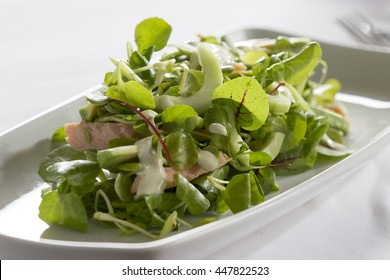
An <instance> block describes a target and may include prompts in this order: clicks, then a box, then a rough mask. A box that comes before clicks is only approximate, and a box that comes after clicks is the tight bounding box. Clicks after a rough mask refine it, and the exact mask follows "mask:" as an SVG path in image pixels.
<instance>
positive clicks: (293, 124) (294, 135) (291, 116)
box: [280, 110, 307, 153]
mask: <svg viewBox="0 0 390 280" xmlns="http://www.w3.org/2000/svg"><path fill="white" fill-rule="evenodd" d="M286 116H287V119H286V123H287V126H288V128H289V129H286V130H285V138H284V141H283V145H282V148H281V149H280V152H281V153H283V152H285V151H288V150H292V149H294V148H295V147H297V146H298V145H299V144H300V142H301V141H303V140H304V137H305V134H306V129H307V122H306V117H305V115H304V114H302V113H301V112H300V111H297V110H291V111H290V112H289V113H287V115H286Z"/></svg>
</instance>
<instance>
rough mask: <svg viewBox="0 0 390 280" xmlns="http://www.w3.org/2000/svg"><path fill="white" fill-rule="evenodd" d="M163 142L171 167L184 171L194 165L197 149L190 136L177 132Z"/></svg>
mask: <svg viewBox="0 0 390 280" xmlns="http://www.w3.org/2000/svg"><path fill="white" fill-rule="evenodd" d="M164 141H165V145H166V147H167V149H168V151H169V154H170V155H171V158H172V167H174V168H176V169H179V170H185V169H188V168H190V167H191V166H193V165H194V164H195V163H196V161H197V159H198V147H197V146H196V143H195V140H194V138H193V137H192V135H191V134H189V133H187V132H185V131H184V130H182V129H181V130H177V131H175V132H172V133H171V134H169V135H168V136H167V137H165V139H164Z"/></svg>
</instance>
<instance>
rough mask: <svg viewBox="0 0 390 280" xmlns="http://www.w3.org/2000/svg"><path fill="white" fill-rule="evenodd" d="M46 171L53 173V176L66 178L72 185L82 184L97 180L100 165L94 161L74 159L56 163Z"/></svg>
mask: <svg viewBox="0 0 390 280" xmlns="http://www.w3.org/2000/svg"><path fill="white" fill-rule="evenodd" d="M46 171H47V172H48V173H52V176H53V178H58V179H59V178H61V177H62V178H64V179H65V180H66V181H67V182H68V183H69V184H70V185H72V186H82V185H87V184H90V183H93V182H94V181H95V179H96V177H97V176H98V175H99V173H100V167H99V164H98V163H97V162H94V161H89V160H72V161H62V162H57V163H54V164H52V165H50V166H49V167H48V168H47V169H46Z"/></svg>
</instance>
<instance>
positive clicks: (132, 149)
mask: <svg viewBox="0 0 390 280" xmlns="http://www.w3.org/2000/svg"><path fill="white" fill-rule="evenodd" d="M137 158H138V148H137V146H136V145H130V146H121V147H116V148H111V149H106V150H101V151H99V152H98V153H97V159H98V162H99V164H100V166H101V168H104V169H108V170H112V169H114V168H115V167H117V166H118V165H119V164H121V163H124V162H126V161H130V160H135V159H137Z"/></svg>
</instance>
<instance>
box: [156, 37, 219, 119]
mask: <svg viewBox="0 0 390 280" xmlns="http://www.w3.org/2000/svg"><path fill="white" fill-rule="evenodd" d="M197 53H198V55H199V63H200V65H201V66H202V67H203V73H204V77H205V78H204V81H203V86H202V87H201V89H200V90H199V91H198V92H197V93H195V94H193V95H191V96H156V98H155V101H156V108H157V109H158V110H164V109H166V108H167V107H169V106H172V105H174V104H176V105H178V104H184V105H188V106H191V107H193V108H194V109H195V111H196V112H198V114H202V113H204V112H205V111H206V109H207V108H208V107H209V106H210V105H211V96H212V92H213V90H214V89H215V88H216V87H218V86H219V85H221V84H222V79H223V77H222V71H221V66H220V63H219V61H218V59H217V57H216V56H215V55H214V54H213V52H212V51H211V50H210V49H209V47H208V46H207V44H206V43H203V44H202V43H201V44H199V45H198V49H197Z"/></svg>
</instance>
